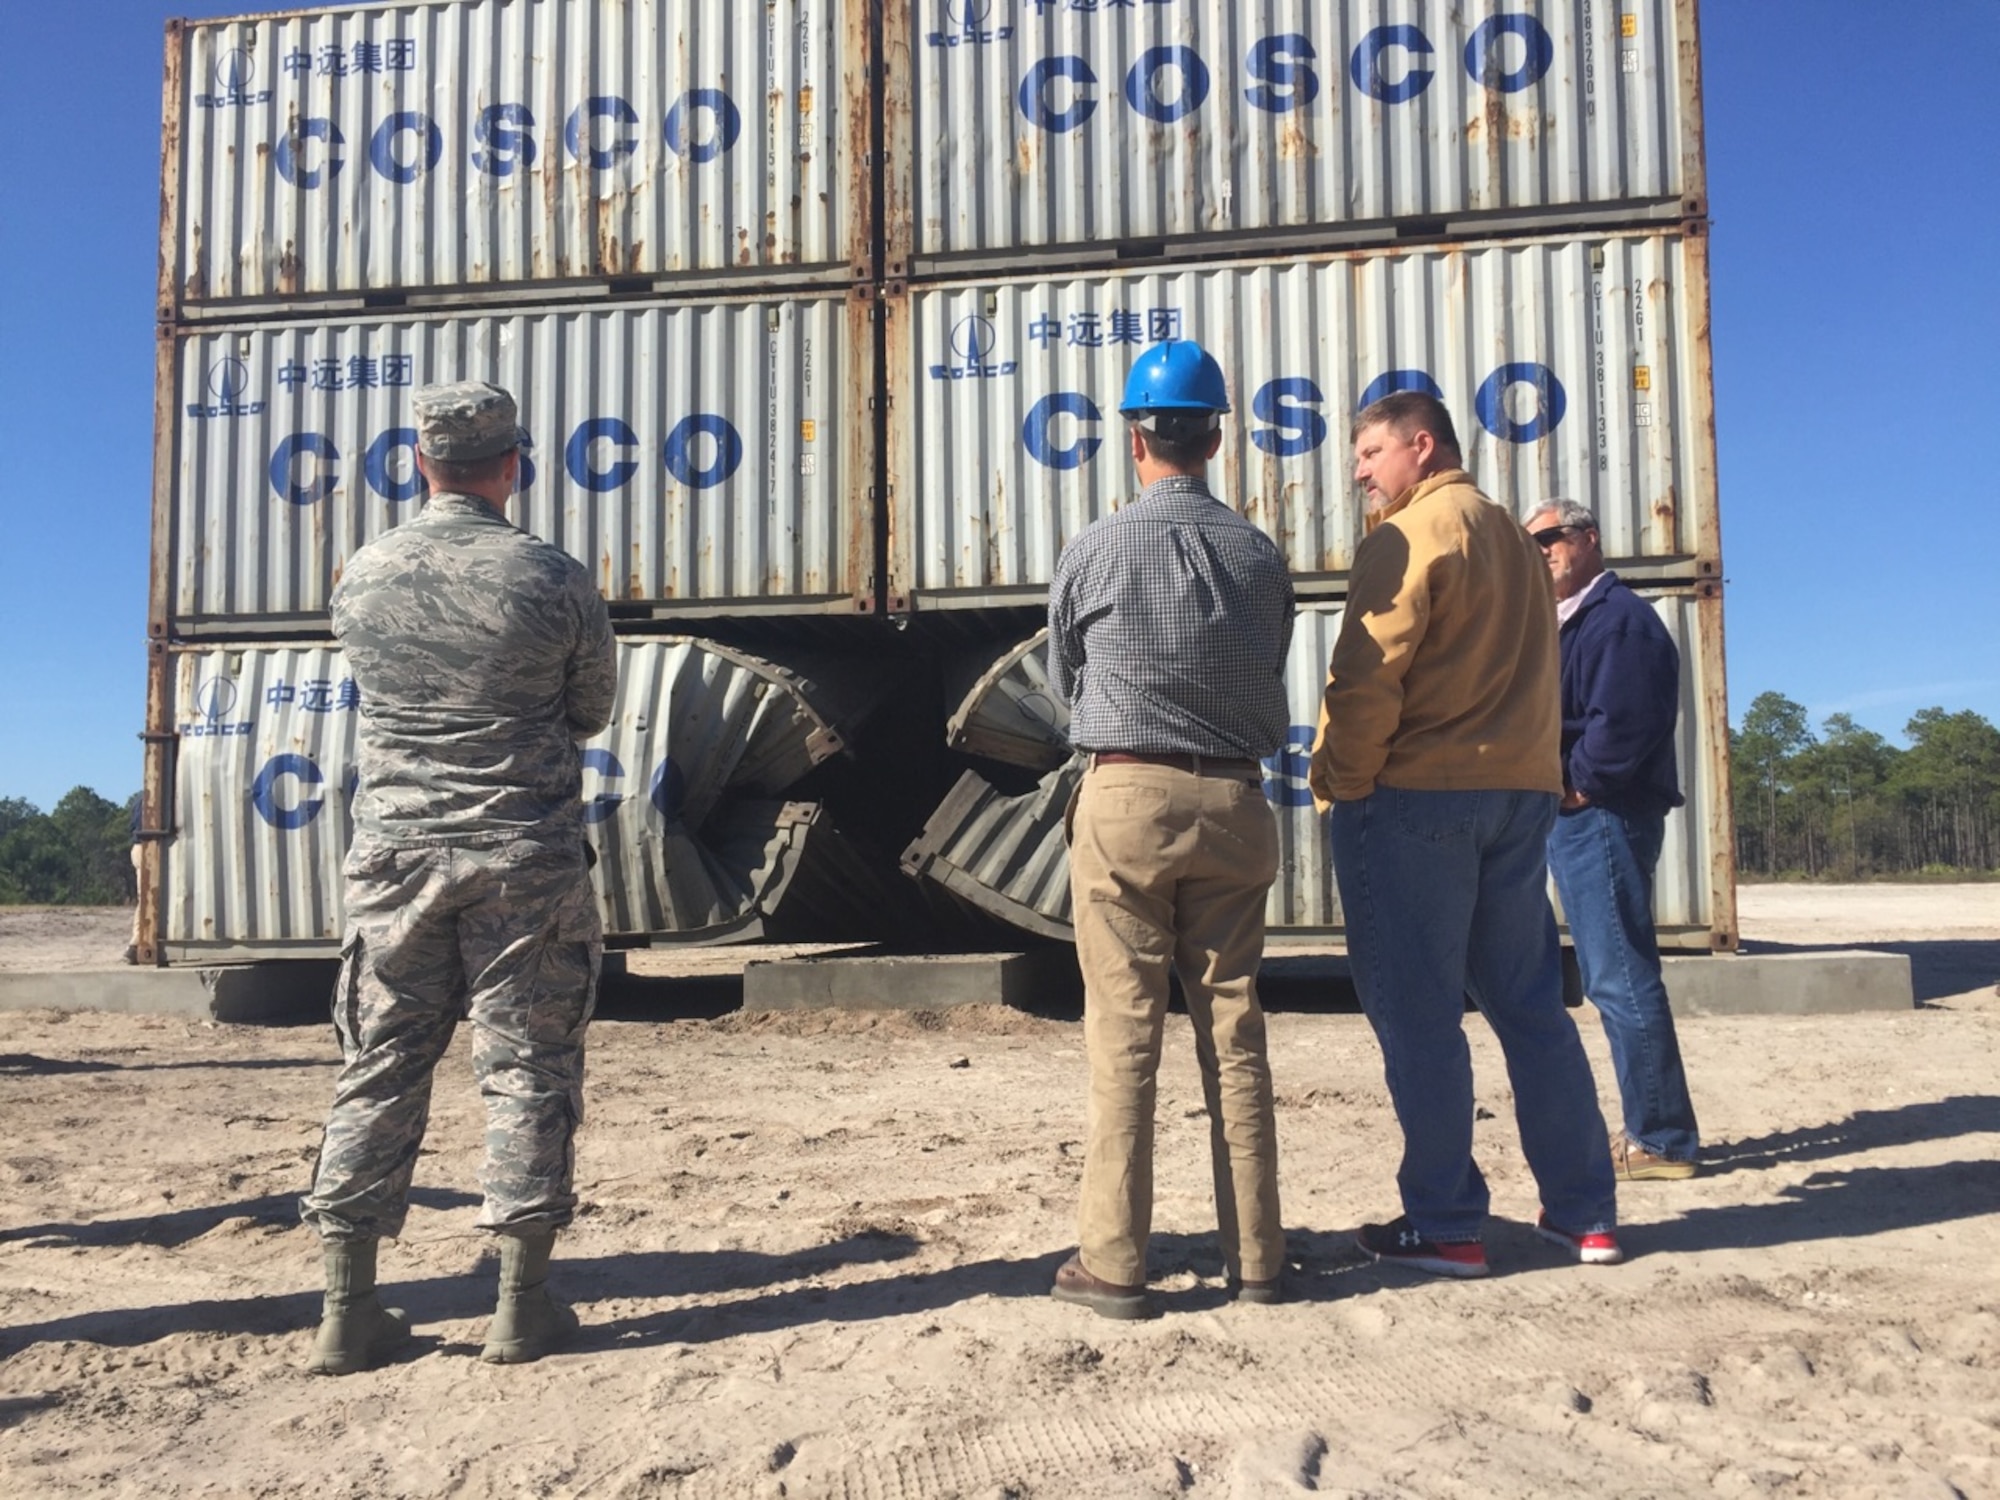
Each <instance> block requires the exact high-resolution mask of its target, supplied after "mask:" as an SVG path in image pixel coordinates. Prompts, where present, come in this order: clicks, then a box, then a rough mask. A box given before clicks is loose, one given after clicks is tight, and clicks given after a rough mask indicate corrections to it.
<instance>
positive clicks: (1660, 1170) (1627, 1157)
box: [1611, 1130, 1695, 1182]
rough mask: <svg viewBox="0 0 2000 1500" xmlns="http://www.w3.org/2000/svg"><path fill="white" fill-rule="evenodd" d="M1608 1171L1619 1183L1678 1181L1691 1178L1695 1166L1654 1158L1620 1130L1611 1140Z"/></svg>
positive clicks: (1684, 1162) (1668, 1158) (1685, 1162)
mask: <svg viewBox="0 0 2000 1500" xmlns="http://www.w3.org/2000/svg"><path fill="white" fill-rule="evenodd" d="M1611 1172H1612V1175H1613V1176H1615V1177H1616V1178H1617V1179H1618V1180H1619V1181H1620V1182H1679V1181H1681V1180H1683V1179H1684V1178H1688V1177H1692V1176H1694V1174H1695V1164H1694V1163H1693V1162H1691V1161H1675V1160H1673V1159H1672V1158H1671V1157H1666V1156H1655V1155H1653V1153H1652V1152H1650V1151H1648V1150H1647V1149H1646V1148H1645V1147H1644V1146H1641V1145H1638V1144H1637V1143H1635V1142H1634V1141H1632V1140H1630V1139H1629V1138H1628V1137H1627V1136H1626V1134H1625V1132H1624V1131H1622V1130H1621V1131H1619V1132H1618V1133H1617V1134H1616V1135H1614V1136H1613V1137H1611Z"/></svg>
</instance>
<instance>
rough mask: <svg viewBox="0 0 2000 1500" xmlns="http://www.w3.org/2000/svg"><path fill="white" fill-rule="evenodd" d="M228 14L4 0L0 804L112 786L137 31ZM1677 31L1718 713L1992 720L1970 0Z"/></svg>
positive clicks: (131, 366)
mask: <svg viewBox="0 0 2000 1500" xmlns="http://www.w3.org/2000/svg"><path fill="white" fill-rule="evenodd" d="M253 8H255V7H250V6H244V5H240V4H223V5H216V4H200V3H196V0H177V3H157V0H62V3H35V0H22V3H19V4H14V5H10V6H9V7H8V22H7V27H6V36H5V41H6V46H5V47H4V49H0V139H4V140H5V141H6V143H7V144H6V147H5V149H4V150H0V452H4V454H5V455H6V457H5V462H4V464H0V513H3V514H4V517H5V523H6V524H5V532H4V536H5V541H4V543H0V796H25V797H27V798H29V799H30V800H31V801H33V802H35V803H37V804H38V805H40V806H42V807H43V808H48V807H50V806H53V805H54V803H55V801H56V800H57V799H58V798H59V797H60V796H61V795H62V794H63V792H65V791H67V790H68V789H69V788H70V787H71V786H74V785H77V784H83V785H88V786H91V787H94V788H96V789H97V790H98V791H99V792H101V793H103V794H104V795H106V796H109V797H113V798H121V799H122V798H123V797H124V796H125V795H126V794H128V793H129V792H131V791H132V790H134V789H135V788H136V787H137V786H138V784H139V776H140V757H139V742H138V739H137V737H136V736H137V734H138V731H139V729H140V728H141V726H142V724H143V718H144V695H145V667H144V662H145V625H146V559H147V551H148V544H147V527H148V521H149V501H148V489H149V486H150V482H151V445H152V390H151V385H152V378H153V362H152V361H153V321H152V319H153V290H154V280H155V256H156V250H157V239H158V236H157V223H158V213H159V181H158V178H159V131H158V119H159V103H160V57H161V44H162V26H163V23H164V21H165V19H166V17H168V16H169V15H196V16H213V15H227V14H232V13H237V12H241V11H244V10H248V9H253ZM1702 31H1703V42H1704V48H1703V52H1704V66H1705V74H1706V88H1707V121H1708V168H1709V187H1710V207H1711V212H1712V214H1713V217H1714V241H1713V245H1714V259H1713V275H1714V342H1715V371H1716V407H1717V416H1716V423H1717V433H1718V441H1719V444H1720V452H1721V485H1722V518H1723V547H1724V558H1725V563H1726V571H1727V575H1728V579H1729V589H1728V604H1727V620H1728V640H1729V670H1730V693H1731V716H1732V718H1736V717H1740V715H1741V713H1742V710H1743V707H1744V705H1746V704H1747V703H1749V701H1750V700H1751V699H1752V698H1753V697H1754V696H1755V695H1756V694H1758V693H1760V692H1763V691H1765V690H1767V689H1776V690H1778V691H1781V692H1783V693H1785V694H1786V695H1787V696H1789V697H1792V698H1796V699H1798V700H1799V701H1800V702H1802V703H1804V704H1805V705H1806V706H1807V707H1808V709H1809V710H1810V711H1811V713H1812V716H1813V720H1814V723H1815V725H1817V723H1818V722H1819V721H1820V720H1821V719H1823V718H1824V717H1825V716H1826V715H1827V714H1829V713H1834V712H1840V711H1845V712H1849V713H1852V714H1853V715H1854V716H1855V717H1856V718H1857V719H1858V720H1860V722H1861V723H1863V724H1865V725H1868V726H1869V727H1871V728H1874V729H1878V730H1881V731H1882V732H1884V733H1887V734H1889V735H1891V736H1892V737H1897V736H1898V734H1899V732H1900V730H1901V728H1902V726H1903V723H1904V722H1905V720H1907V719H1908V717H1909V716H1910V714H1911V713H1912V712H1913V711H1914V710H1916V709H1919V708H1923V707H1925V706H1927V705H1931V704H1941V705H1943V706H1944V707H1946V708H1951V709H1958V708H1971V709H1975V710H1977V711H1978V712H1980V713H1982V714H1984V715H1985V716H1986V717H1987V718H1988V719H1991V720H1994V721H1996V722H2000V603H1996V597H2000V495H1996V494H1995V488H1996V485H1995V480H1994V478H1993V476H1992V475H1990V474H1989V473H1988V472H1987V467H1986V466H1987V464H1988V463H1990V462H1993V458H1992V455H1991V454H1990V453H1989V451H1988V444H1989V443H1990V442H1991V441H1992V439H1993V437H1994V436H1995V434H1996V432H2000V273H1996V269H1995V268H1996V267H2000V102H1997V101H2000V95H1996V91H1995V82H1994V80H1995V76H1996V70H2000V3H1994V0H1896V3H1894V4H1891V3H1888V0H1841V3H1835V4H1828V3H1825V0H1707V3H1706V4H1705V5H1704V7H1703V16H1702ZM1982 434H1984V436H1982Z"/></svg>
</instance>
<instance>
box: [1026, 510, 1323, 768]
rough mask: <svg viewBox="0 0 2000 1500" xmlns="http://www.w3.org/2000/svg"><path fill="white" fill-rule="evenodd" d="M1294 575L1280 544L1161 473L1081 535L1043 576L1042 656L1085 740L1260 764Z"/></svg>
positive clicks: (1281, 711) (1279, 705)
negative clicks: (1045, 638) (1045, 623)
mask: <svg viewBox="0 0 2000 1500" xmlns="http://www.w3.org/2000/svg"><path fill="white" fill-rule="evenodd" d="M1293 603H1294V601H1293V597H1292V580H1291V577H1290V575H1289V574H1288V573H1287V572H1286V571H1285V560H1284V558H1283V557H1282V556H1281V555H1280V554H1279V552H1278V548H1277V545H1276V544H1275V543H1274V542H1272V540H1271V539H1270V538H1269V537H1268V536H1266V535H1264V533H1263V532H1261V531H1259V530H1258V529H1257V528H1256V527H1255V526H1253V525H1251V524H1250V523H1249V522H1248V521H1246V520H1244V519H1243V517H1241V516H1239V515H1237V514H1236V512H1235V511H1233V510H1231V509H1229V507H1228V506H1226V505H1223V504H1222V503H1221V502H1220V501H1218V500H1216V499H1215V497H1214V496H1213V495H1211V494H1210V493H1209V489H1208V486H1207V485H1206V484H1205V483H1203V482H1202V481H1201V480H1199V479H1195V478H1191V477H1183V476H1179V475H1170V476H1168V477H1167V478H1165V479H1161V480H1157V481H1155V482H1154V483H1153V484H1150V485H1148V486H1147V487H1146V492H1145V493H1144V494H1142V495H1141V496H1140V497H1139V498H1138V499H1137V500H1136V501H1134V502H1132V503H1131V504H1130V505H1127V506H1125V507H1123V508H1122V509H1120V510H1118V511H1116V512H1114V513H1113V514H1111V515H1109V516H1106V517H1104V518H1103V519H1102V520H1100V521H1094V522H1092V523H1091V524H1090V525H1088V526H1086V527H1085V528H1084V529H1083V530H1082V531H1080V532H1078V533H1077V534H1076V536H1075V537H1073V538H1072V539H1071V540H1070V543H1069V545H1068V546H1067V547H1065V548H1064V549H1063V554H1062V556H1061V557H1060V558H1059V559H1058V560H1057V562H1056V573H1055V579H1054V581H1053V582H1052V583H1051V584H1050V586H1049V666H1050V668H1051V673H1052V676H1053V678H1054V682H1055V687H1056V691H1057V692H1059V693H1060V694H1061V695H1062V697H1063V700H1064V701H1065V702H1066V703H1068V704H1069V705H1070V713H1071V717H1070V726H1069V737H1070V742H1071V743H1072V744H1074V745H1075V746H1076V747H1077V748H1078V749H1080V750H1133V751H1144V752H1150V753H1167V754H1192V755H1213V756H1219V757H1243V758H1246V759H1250V760H1262V759H1264V758H1265V757H1266V756H1269V755H1272V754H1275V753H1276V751H1277V749H1278V747H1279V746H1280V745H1281V744H1283V743H1284V738H1285V726H1286V724H1287V723H1288V722H1289V720H1288V716H1287V710H1286V706H1285V683H1284V672H1285V652H1286V651H1287V650H1288V649H1289V647H1290V646H1291V640H1292V610H1293Z"/></svg>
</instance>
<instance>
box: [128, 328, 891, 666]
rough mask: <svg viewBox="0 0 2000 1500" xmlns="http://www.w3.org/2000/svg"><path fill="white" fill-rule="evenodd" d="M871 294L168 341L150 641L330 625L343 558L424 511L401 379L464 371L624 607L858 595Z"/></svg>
mask: <svg viewBox="0 0 2000 1500" xmlns="http://www.w3.org/2000/svg"><path fill="white" fill-rule="evenodd" d="M869 308H870V304H869V303H868V301H867V300H866V299H864V298H860V297H857V296H853V295H848V294H828V295H818V296H809V297H796V298H776V299H769V300H761V299H760V300H745V301H728V300H724V301H707V302H702V301H694V302H681V303H674V304H671V305H622V304H621V305H618V306H615V307H597V308H591V309H566V310H553V309H543V310H538V311H530V312H513V313H492V314H479V315H467V316H457V317H432V318H419V317H410V316H403V317H392V318H370V319H354V320H342V321H334V322H310V323H271V324H263V325H258V326H254V327H250V328H246V329H240V330H228V331H224V330H220V329H208V330H203V331H198V332H184V333H179V334H173V333H165V334H163V335H162V347H161V351H160V360H161V370H160V377H159V378H160V387H161V410H160V412H159V433H158V437H157V441H158V442H159V443H160V444H161V447H162V451H161V454H160V456H159V459H158V461H157V464H156V473H157V474H159V475H161V476H163V480H164V482H163V483H162V484H161V485H160V486H159V494H158V498H157V500H156V504H157V505H159V506H161V507H162V508H161V510H160V512H159V513H158V514H156V517H155V527H154V546H155V549H156V556H155V568H156V592H155V596H154V598H155V604H154V610H153V623H154V630H155V633H156V634H159V635H173V636H175V637H182V636H194V635H208V636H213V637H235V636H239V635H242V634H244V633H245V632H246V630H248V629H251V628H255V626H256V622H258V621H260V620H261V621H262V622H263V628H266V629H269V628H298V627H299V626H300V624H301V623H302V622H305V621H309V620H311V619H314V618H317V617H321V616H322V615H323V612H324V611H325V610H326V608H327V606H328V601H329V596H330V595H331V593H332V590H333V586H334V584H335V582H336V581H337V580H338V579H339V577H340V574H341V570H342V569H343V568H344V567H345V565H346V563H347V559H348V558H349V557H351V556H352V555H353V554H354V552H355V551H356V550H357V549H358V548H360V547H361V546H362V545H363V544H364V543H366V542H369V541H371V540H373V539H374V538H376V537H378V536H380V535H382V534H383V533H384V532H386V531H388V530H389V529H390V528H391V527H393V526H394V525H396V524H397V522H398V521H400V520H402V519H405V518H406V517H409V516H413V515H415V514H416V513H417V512H418V511H419V510H420V509H421V506H422V499H423V494H424V488H423V481H422V479H421V478H420V476H419V475H418V474H417V472H416V468H415V449H416V427H415V417H414V415H413V413H412V411H411V408H410V397H411V395H412V394H413V388H414V387H416V386H420V385H424V384H427V383H429V382H433V381H448V380H462V379H478V380H490V381H493V382H495V383H496V384H499V385H502V386H505V387H506V388H507V389H508V390H510V391H512V392H513V393H514V394H515V396H516V398H517V399H518V401H519V402H520V408H521V419H522V423H523V425H524V426H526V427H527V429H528V432H529V434H530V437H531V440H532V442H531V446H530V447H528V448H527V449H526V450H525V453H524V463H523V467H522V473H523V476H524V488H523V489H522V491H521V493H520V494H519V495H518V496H517V498H516V500H515V502H514V504H513V506H512V507H511V509H510V515H511V517H512V518H513V519H514V520H515V521H516V522H518V523H519V524H520V525H522V526H523V527H525V528H526V529H527V530H529V531H531V532H533V533H534V534H535V535H537V536H539V537H542V538H543V539H545V540H547V541H549V542H553V543H554V544H555V545H557V546H559V547H561V548H563V549H564V550H565V551H567V552H569V553H570V554H571V555H573V556H575V557H576V558H578V559H580V560H581V561H582V562H584V563H585V564H586V565H587V566H588V567H589V568H590V570H591V574H592V576H593V577H594V578H595V579H596V580H597V585H598V588H599V589H600V591H601V592H602V593H603V594H604V595H605V597H606V598H607V599H610V600H612V601H614V603H623V604H633V603H643V602H649V601H650V602H654V603H659V604H662V605H667V606H671V608H669V609H668V610H666V612H667V613H685V612H687V611H688V610H689V609H691V608H694V607H698V606H710V607H716V606H722V607H729V608H735V609H740V610H743V611H745V612H753V613H754V612H757V611H766V610H833V611H852V610H854V609H855V608H856V607H857V606H865V605H866V604H867V603H869V602H871V601H872V573H873V569H874V530H873V525H874V522H873V517H872V513H871V509H870V507H869V505H868V503H867V497H866V488H867V485H868V483H869V482H870V480H871V479H872V476H873V465H874V458H873V444H874V431H875V429H874V427H873V425H872V422H871V420H870V417H869V414H868V412H867V409H866V402H865V399H863V396H862V394H861V393H864V392H866V391H867V390H869V389H870V388H871V386H872V381H873V371H874V366H873V358H874V338H873V333H872V331H871V330H870V328H869V322H868V318H869ZM632 612H633V611H630V610H628V611H626V613H628V614H629V613H632Z"/></svg>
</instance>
